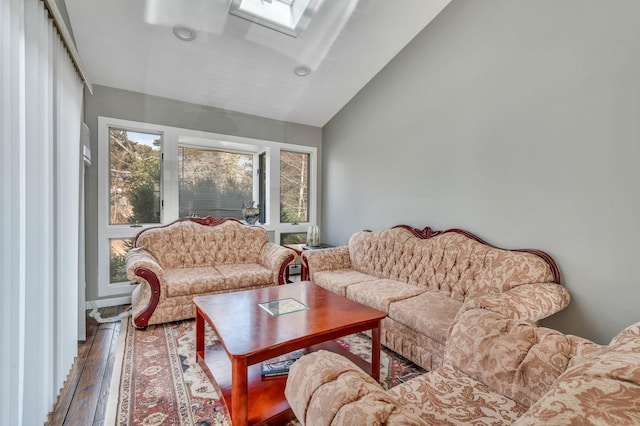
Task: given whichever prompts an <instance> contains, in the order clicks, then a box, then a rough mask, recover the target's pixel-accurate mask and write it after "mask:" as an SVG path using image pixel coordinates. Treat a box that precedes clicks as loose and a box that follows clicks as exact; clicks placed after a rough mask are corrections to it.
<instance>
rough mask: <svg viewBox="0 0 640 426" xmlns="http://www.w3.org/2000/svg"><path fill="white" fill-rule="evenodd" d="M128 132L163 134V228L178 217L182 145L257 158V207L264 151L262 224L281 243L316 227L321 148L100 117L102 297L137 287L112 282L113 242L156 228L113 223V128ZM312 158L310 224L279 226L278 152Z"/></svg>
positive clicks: (99, 295) (310, 163) (255, 161)
mask: <svg viewBox="0 0 640 426" xmlns="http://www.w3.org/2000/svg"><path fill="white" fill-rule="evenodd" d="M110 127H115V128H119V129H123V130H127V131H134V132H141V133H156V134H160V135H161V146H160V153H161V188H160V191H161V195H160V198H161V211H160V224H161V225H165V224H168V223H171V222H173V221H174V220H176V219H178V214H179V205H178V181H179V178H178V147H179V146H181V145H184V146H192V147H197V148H205V149H219V150H223V151H237V152H241V153H249V152H250V153H252V154H253V155H254V161H253V166H254V185H253V196H254V200H255V201H256V203H258V202H259V201H258V200H259V197H260V183H259V182H260V180H261V179H260V177H259V175H258V168H259V165H260V161H259V158H260V155H261V154H263V153H266V161H265V163H266V164H265V166H266V171H265V177H266V179H265V181H266V182H265V188H264V190H265V203H266V205H267V206H268V208H267V209H266V210H264V217H265V219H266V223H265V224H262V223H260V224H259V226H261V227H263V228H264V229H265V230H267V232H268V233H269V235H270V238H272V241H273V242H275V243H277V244H279V241H280V234H281V233H292V232H307V229H308V227H309V226H310V225H317V218H318V213H319V212H318V206H319V191H318V188H319V176H318V170H319V167H318V161H319V160H318V148H316V147H311V146H306V145H296V144H292V143H285V142H277V141H270V140H262V139H255V138H248V137H243V136H234V135H225V134H220V133H214V132H206V131H199V130H192V129H185V128H179V127H172V126H165V125H159V124H151V123H143V122H138V121H131V120H123V119H116V118H109V117H103V116H99V117H98V148H99V149H98V232H97V234H98V241H97V244H98V265H97V272H98V277H97V278H98V297H107V296H122V295H127V294H130V293H131V291H133V289H134V288H135V286H134V285H131V283H130V282H128V281H125V282H122V283H110V282H109V277H110V271H109V261H110V246H109V239H121V238H134V237H135V236H136V235H137V234H138V233H139V232H140V231H141V230H143V229H146V228H148V227H150V226H157V225H158V224H135V225H129V224H126V225H110V224H109V193H108V189H109V158H110V155H109V139H108V138H109V128H110ZM281 150H283V151H292V152H301V153H308V154H309V183H308V185H309V194H308V203H309V206H308V210H309V221H308V222H302V223H281V222H280V151H281Z"/></svg>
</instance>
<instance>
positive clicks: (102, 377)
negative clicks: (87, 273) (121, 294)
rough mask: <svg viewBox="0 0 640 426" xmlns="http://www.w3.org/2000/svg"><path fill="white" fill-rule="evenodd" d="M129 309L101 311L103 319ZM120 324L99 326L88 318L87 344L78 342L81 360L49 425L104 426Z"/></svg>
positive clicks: (60, 397) (76, 364) (52, 414)
mask: <svg viewBox="0 0 640 426" xmlns="http://www.w3.org/2000/svg"><path fill="white" fill-rule="evenodd" d="M126 307H127V306H113V307H109V308H103V309H100V310H99V312H100V314H101V316H102V318H109V317H113V316H116V315H118V314H119V313H120V312H122V310H123V309H125V308H126ZM119 335H120V322H119V321H118V322H111V323H99V322H98V321H96V320H95V319H94V318H92V317H87V340H86V341H84V342H78V356H77V358H76V361H75V363H74V365H73V367H72V368H71V371H70V373H69V377H68V378H67V381H66V383H65V386H64V389H63V390H62V392H61V393H60V396H59V397H58V401H57V403H56V406H55V408H54V411H53V412H52V413H50V415H49V420H48V421H47V423H46V424H47V425H69V426H71V425H73V426H76V425H77V426H88V425H94V426H101V425H102V424H103V423H104V416H105V412H106V408H107V400H108V395H109V386H110V384H111V372H112V370H113V359H114V356H115V351H116V346H117V344H118V336H119Z"/></svg>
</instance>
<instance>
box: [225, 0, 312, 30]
mask: <svg viewBox="0 0 640 426" xmlns="http://www.w3.org/2000/svg"><path fill="white" fill-rule="evenodd" d="M313 11H314V7H313V4H312V2H311V0H268V1H265V0H233V1H232V2H231V8H230V9H229V13H231V14H232V15H235V16H238V17H240V18H243V19H247V20H249V21H252V22H255V23H257V24H260V25H264V26H265V27H268V28H271V29H273V30H276V31H280V32H282V33H284V34H287V35H290V36H293V37H297V36H298V35H299V34H300V33H301V32H302V30H303V29H304V28H305V27H306V26H307V25H308V23H309V19H310V16H311V14H312V13H313Z"/></svg>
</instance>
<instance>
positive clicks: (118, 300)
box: [84, 296, 131, 310]
mask: <svg viewBox="0 0 640 426" xmlns="http://www.w3.org/2000/svg"><path fill="white" fill-rule="evenodd" d="M130 304H131V296H122V297H112V298H109V299H98V300H87V302H86V303H85V305H84V306H85V309H87V310H88V309H93V308H106V307H108V306H119V305H130Z"/></svg>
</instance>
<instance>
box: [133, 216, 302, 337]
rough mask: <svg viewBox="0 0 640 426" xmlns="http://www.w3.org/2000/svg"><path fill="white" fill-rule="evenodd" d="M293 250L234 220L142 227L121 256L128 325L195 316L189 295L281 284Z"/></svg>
mask: <svg viewBox="0 0 640 426" xmlns="http://www.w3.org/2000/svg"><path fill="white" fill-rule="evenodd" d="M294 257H295V252H294V251H293V250H290V249H287V248H284V247H282V246H279V245H276V244H273V243H270V242H268V235H267V232H266V231H265V230H264V229H263V228H261V227H258V226H248V225H244V224H242V223H241V222H240V221H238V220H236V219H233V218H224V219H214V218H212V217H207V218H184V219H178V220H177V221H175V222H173V223H170V224H168V225H165V226H158V227H153V228H147V229H145V230H143V231H141V232H140V233H139V234H138V235H137V236H136V238H135V241H134V248H133V249H131V250H130V251H129V252H128V253H127V256H126V268H127V278H128V279H130V280H131V281H135V282H139V283H140V285H139V286H138V287H137V288H136V289H135V290H134V291H133V293H132V296H131V302H132V310H133V314H132V316H133V324H134V325H135V326H136V327H139V328H142V327H146V326H147V325H151V324H159V323H163V322H169V321H178V320H181V319H187V318H194V317H195V307H194V305H193V303H192V299H193V297H194V296H199V295H205V294H215V293H226V292H231V291H238V290H248V289H252V288H260V287H268V286H273V285H278V284H284V283H285V278H284V276H285V271H286V268H287V266H288V265H289V263H291V262H292V261H293V259H294Z"/></svg>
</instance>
